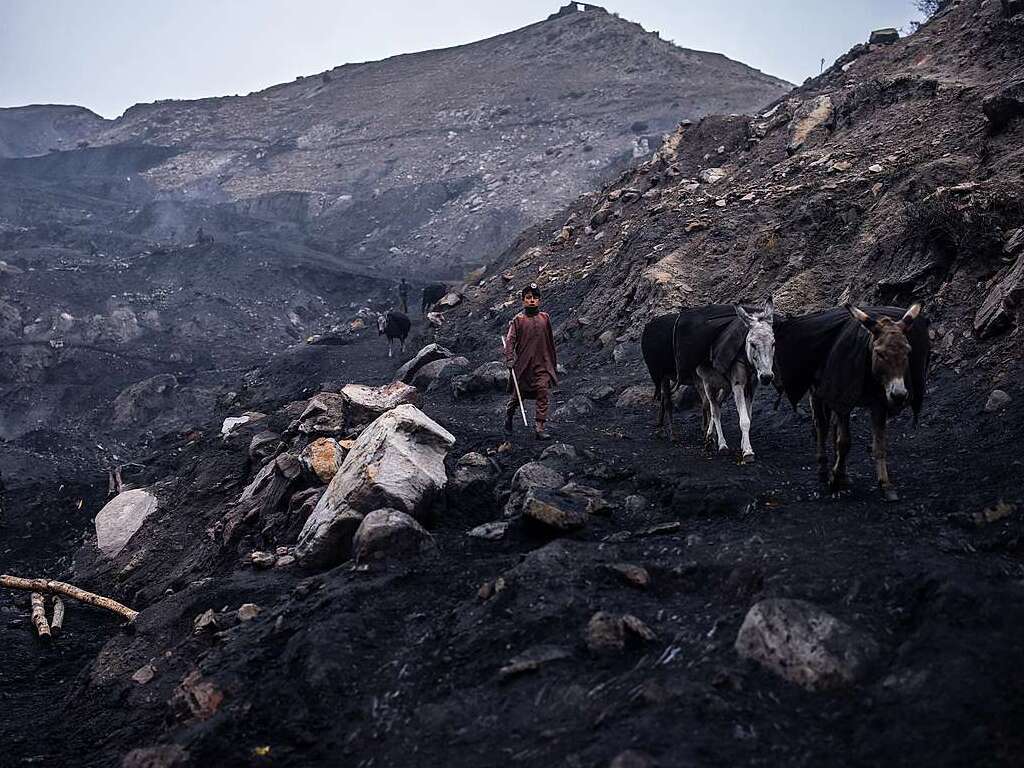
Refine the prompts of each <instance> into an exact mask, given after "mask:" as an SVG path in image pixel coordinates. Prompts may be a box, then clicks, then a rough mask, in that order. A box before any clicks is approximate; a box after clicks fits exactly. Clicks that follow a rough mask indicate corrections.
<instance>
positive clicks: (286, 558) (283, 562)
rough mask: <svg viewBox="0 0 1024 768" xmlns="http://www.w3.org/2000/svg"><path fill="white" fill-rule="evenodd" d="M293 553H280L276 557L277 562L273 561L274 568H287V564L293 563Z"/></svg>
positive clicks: (294, 561)
mask: <svg viewBox="0 0 1024 768" xmlns="http://www.w3.org/2000/svg"><path fill="white" fill-rule="evenodd" d="M295 563H296V560H295V555H281V556H280V557H278V558H277V562H275V563H274V567H275V568H288V567H289V566H292V565H295Z"/></svg>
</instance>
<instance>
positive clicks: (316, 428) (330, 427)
mask: <svg viewBox="0 0 1024 768" xmlns="http://www.w3.org/2000/svg"><path fill="white" fill-rule="evenodd" d="M292 426H293V427H294V428H296V429H298V431H299V432H301V433H302V434H304V435H326V436H332V435H342V434H345V433H346V432H348V401H347V399H346V398H345V397H344V396H342V395H339V394H337V393H335V392H320V393H318V394H316V395H314V396H313V397H311V398H310V399H309V402H308V403H307V404H306V408H305V410H303V412H302V415H300V416H299V418H298V421H297V423H296V424H293V425H292Z"/></svg>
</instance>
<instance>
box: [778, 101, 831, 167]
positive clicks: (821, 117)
mask: <svg viewBox="0 0 1024 768" xmlns="http://www.w3.org/2000/svg"><path fill="white" fill-rule="evenodd" d="M833 113H834V110H833V106H832V97H830V96H827V95H824V96H815V97H814V98H813V99H807V100H806V101H804V102H803V103H802V104H801V105H800V106H799V107H798V108H797V110H796V113H795V114H794V115H793V120H792V121H791V123H790V129H789V130H790V133H789V143H788V144H787V145H786V151H787V152H789V154H793V153H795V152H798V151H800V150H801V149H802V148H803V147H804V145H805V144H806V143H807V141H808V139H810V138H811V137H823V136H824V135H825V134H827V133H828V129H829V127H830V126H831V124H832V118H833Z"/></svg>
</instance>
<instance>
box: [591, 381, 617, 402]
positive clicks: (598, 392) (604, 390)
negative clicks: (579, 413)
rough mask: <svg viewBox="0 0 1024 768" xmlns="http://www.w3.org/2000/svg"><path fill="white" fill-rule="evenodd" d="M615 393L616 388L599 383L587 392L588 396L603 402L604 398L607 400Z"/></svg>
mask: <svg viewBox="0 0 1024 768" xmlns="http://www.w3.org/2000/svg"><path fill="white" fill-rule="evenodd" d="M614 394H615V388H614V387H610V386H608V385H607V384H599V385H598V386H596V387H593V388H592V389H591V390H590V391H589V392H587V396H588V397H589V398H590V399H591V400H594V401H596V402H601V401H602V400H607V399H608V398H610V397H612V396H613V395H614Z"/></svg>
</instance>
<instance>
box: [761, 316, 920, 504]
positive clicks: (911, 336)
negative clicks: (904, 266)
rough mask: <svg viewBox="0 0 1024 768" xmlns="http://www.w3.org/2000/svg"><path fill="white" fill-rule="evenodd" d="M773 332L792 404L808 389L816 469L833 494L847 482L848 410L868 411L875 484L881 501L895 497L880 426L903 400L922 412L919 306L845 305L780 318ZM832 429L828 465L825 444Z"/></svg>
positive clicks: (787, 392)
mask: <svg viewBox="0 0 1024 768" xmlns="http://www.w3.org/2000/svg"><path fill="white" fill-rule="evenodd" d="M777 331H778V333H779V350H778V360H779V370H780V377H781V379H782V389H783V391H785V392H786V394H787V395H788V396H789V399H790V401H791V402H792V403H793V404H794V405H795V404H796V403H797V402H799V400H800V399H801V398H802V397H803V394H804V393H805V392H810V406H811V415H812V416H813V419H814V437H815V452H816V457H817V461H818V472H819V475H820V476H821V478H822V480H823V481H827V482H828V483H829V487H830V488H831V490H832V491H833V492H835V491H838V490H841V489H843V488H846V487H848V486H849V478H848V477H847V474H846V460H847V457H848V456H849V452H850V443H851V439H850V412H851V411H852V410H853V409H854V408H867V409H868V410H869V411H870V412H871V432H872V453H873V455H874V459H875V472H876V474H877V476H878V485H879V488H880V489H881V491H882V494H883V496H884V497H885V499H886V500H887V501H898V500H899V494H898V493H897V492H896V489H895V487H894V486H893V484H892V481H891V480H890V478H889V468H888V465H887V462H886V452H887V441H886V425H887V421H888V419H889V417H890V416H894V415H896V414H898V413H899V412H900V411H902V410H903V408H904V407H906V405H908V404H909V405H910V406H911V407H912V409H913V411H914V418H915V421H916V419H917V415H918V414H919V412H920V409H921V403H922V400H923V398H924V390H925V386H926V384H927V377H928V362H929V357H930V354H931V350H930V343H929V340H928V320H927V318H924V317H921V305H920V304H914V305H913V306H911V307H910V309H907V310H905V311H904V310H902V309H898V308H896V307H869V308H868V309H867V310H862V309H859V308H857V307H854V306H852V305H850V304H846V305H844V307H843V308H842V309H832V310H825V311H823V312H815V313H812V314H810V315H805V316H803V317H798V318H793V319H791V320H788V321H785V322H784V323H782V324H781V326H780V327H779V328H778V329H777ZM830 427H834V428H835V450H836V458H835V462H834V463H833V464H832V466H831V468H830V467H829V461H828V455H827V442H828V436H829V430H830Z"/></svg>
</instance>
